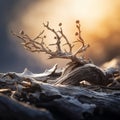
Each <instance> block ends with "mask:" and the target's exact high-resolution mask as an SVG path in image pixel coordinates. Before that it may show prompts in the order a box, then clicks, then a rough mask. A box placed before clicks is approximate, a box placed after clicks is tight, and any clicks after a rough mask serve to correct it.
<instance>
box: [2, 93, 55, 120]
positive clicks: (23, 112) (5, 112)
mask: <svg viewBox="0 0 120 120" xmlns="http://www.w3.org/2000/svg"><path fill="white" fill-rule="evenodd" d="M8 119H9V120H54V119H53V117H52V115H51V114H50V113H49V112H48V111H47V110H45V109H44V110H42V109H35V108H32V107H31V108H30V107H29V106H26V105H23V104H20V103H18V102H16V101H13V100H11V99H9V98H8V97H6V96H3V95H1V94H0V120H8Z"/></svg>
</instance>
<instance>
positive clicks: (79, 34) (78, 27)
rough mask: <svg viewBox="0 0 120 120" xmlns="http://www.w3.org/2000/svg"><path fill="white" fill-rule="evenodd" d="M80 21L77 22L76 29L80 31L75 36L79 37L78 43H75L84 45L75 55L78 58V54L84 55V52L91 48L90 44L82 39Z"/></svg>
mask: <svg viewBox="0 0 120 120" xmlns="http://www.w3.org/2000/svg"><path fill="white" fill-rule="evenodd" d="M80 27H81V26H80V21H79V20H77V21H76V28H77V30H78V32H76V33H75V35H76V36H77V37H78V38H77V41H74V43H75V42H80V43H81V44H82V45H81V46H80V48H79V49H78V50H77V51H76V52H75V53H74V54H73V55H74V56H76V55H77V54H79V53H82V52H84V51H86V49H87V48H88V47H89V44H85V41H84V39H83V38H82V37H81V29H80Z"/></svg>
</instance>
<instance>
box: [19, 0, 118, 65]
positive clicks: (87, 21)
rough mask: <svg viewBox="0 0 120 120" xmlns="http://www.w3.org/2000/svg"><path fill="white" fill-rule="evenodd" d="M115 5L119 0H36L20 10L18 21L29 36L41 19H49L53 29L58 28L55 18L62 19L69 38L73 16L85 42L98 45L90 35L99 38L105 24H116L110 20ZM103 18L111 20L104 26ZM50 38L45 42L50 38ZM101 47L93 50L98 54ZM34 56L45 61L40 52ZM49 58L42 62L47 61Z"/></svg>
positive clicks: (105, 29)
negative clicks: (25, 8) (21, 12)
mask: <svg viewBox="0 0 120 120" xmlns="http://www.w3.org/2000/svg"><path fill="white" fill-rule="evenodd" d="M119 5H120V1H119V0H115V1H113V0H60V1H58V0H40V1H39V0H38V1H37V2H35V3H34V4H31V5H30V6H29V8H28V9H27V10H26V11H25V12H24V13H23V15H22V17H21V21H22V25H23V29H24V31H26V32H27V33H28V34H29V35H30V36H32V37H33V36H35V35H37V34H38V33H39V32H40V31H41V30H42V29H43V27H42V23H43V22H46V21H49V22H50V24H51V26H52V27H53V28H55V29H58V24H59V22H62V23H63V28H64V31H65V33H66V34H67V36H68V37H70V40H73V39H75V38H74V37H73V36H74V33H75V20H76V19H79V20H80V21H81V25H82V28H81V29H82V36H83V38H85V39H86V41H87V42H88V43H92V44H93V47H95V46H94V44H95V45H96V46H97V47H101V46H100V45H99V44H97V43H95V42H94V40H93V41H92V39H94V38H95V36H99V37H101V38H104V37H106V36H108V34H109V27H110V26H117V25H118V24H116V22H115V23H114V22H113V21H114V20H116V19H118V18H115V14H116V8H119V7H120V6H119ZM104 20H108V22H109V21H111V22H109V23H110V24H109V26H107V27H106V25H107V24H106V22H105V23H104V22H103V21H104ZM111 23H112V24H111ZM113 23H114V24H113ZM115 24H116V25H115ZM51 40H52V39H50V40H49V41H48V42H52V41H51ZM103 51H104V49H103V48H102V47H101V49H100V50H99V49H98V50H97V51H96V54H98V53H99V54H101V53H103ZM94 52H95V51H94ZM37 56H38V55H37ZM38 59H41V60H43V61H45V59H46V58H44V57H41V56H40V57H39V58H38ZM45 62H46V61H45ZM49 62H50V61H49ZM49 62H46V63H48V64H49ZM52 62H53V61H52Z"/></svg>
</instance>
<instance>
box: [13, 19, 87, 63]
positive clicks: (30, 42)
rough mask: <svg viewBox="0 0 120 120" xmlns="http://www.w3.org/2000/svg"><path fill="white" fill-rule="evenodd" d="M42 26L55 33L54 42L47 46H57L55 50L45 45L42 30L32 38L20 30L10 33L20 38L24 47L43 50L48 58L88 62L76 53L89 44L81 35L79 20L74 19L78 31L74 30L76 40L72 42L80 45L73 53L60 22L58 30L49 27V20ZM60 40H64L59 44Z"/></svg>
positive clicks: (38, 50)
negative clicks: (66, 47) (64, 47)
mask: <svg viewBox="0 0 120 120" xmlns="http://www.w3.org/2000/svg"><path fill="white" fill-rule="evenodd" d="M43 26H44V27H45V28H46V29H47V30H48V31H50V32H52V33H53V34H54V35H55V37H54V39H55V40H56V43H51V44H49V46H56V47H57V48H56V50H55V51H53V50H52V49H50V48H49V47H48V45H46V43H45V42H44V39H45V38H46V36H45V35H44V30H43V31H42V32H40V33H39V34H38V35H37V36H36V37H35V38H34V39H32V38H30V37H29V36H28V35H27V34H25V32H24V31H21V32H20V33H19V34H16V33H13V32H12V34H13V35H15V36H17V37H18V38H20V39H21V40H22V45H23V46H24V47H25V49H27V50H29V51H31V52H44V53H46V54H48V55H50V56H49V59H53V58H62V59H70V60H71V61H72V62H78V63H80V64H85V63H88V62H89V61H88V60H86V59H84V58H83V57H81V56H80V57H77V54H79V53H83V52H84V51H86V49H87V48H88V47H89V45H88V44H85V41H84V39H83V38H82V37H81V30H80V22H79V21H76V28H77V30H78V32H76V34H75V35H76V36H77V40H76V41H74V43H75V42H79V43H80V44H81V46H80V47H79V48H78V50H77V51H76V52H75V53H72V49H73V47H74V45H73V44H71V43H70V41H69V40H68V38H67V37H66V35H65V34H64V32H63V29H62V27H61V26H62V23H59V27H60V29H59V30H58V31H56V30H55V29H53V28H51V27H50V26H49V22H47V23H46V24H44V23H43ZM62 38H63V39H62ZM37 40H39V41H37ZM61 40H65V44H63V45H61V43H62V42H63V41H61ZM65 45H67V46H68V48H69V51H67V50H66V49H64V50H63V48H62V46H65Z"/></svg>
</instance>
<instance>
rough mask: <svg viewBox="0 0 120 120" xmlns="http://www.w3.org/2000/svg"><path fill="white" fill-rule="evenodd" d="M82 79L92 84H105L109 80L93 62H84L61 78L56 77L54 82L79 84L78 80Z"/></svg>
mask: <svg viewBox="0 0 120 120" xmlns="http://www.w3.org/2000/svg"><path fill="white" fill-rule="evenodd" d="M83 80H85V81H87V82H89V83H91V84H94V85H107V84H109V83H110V82H111V80H109V79H108V78H107V77H106V74H105V72H104V71H103V70H102V69H100V68H99V67H97V66H95V65H93V64H86V65H84V66H80V67H77V68H76V69H74V70H72V71H71V72H70V73H68V74H66V75H65V76H63V77H62V78H60V79H59V78H58V81H57V82H56V83H55V84H63V85H77V86H79V85H80V82H81V81H83Z"/></svg>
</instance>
